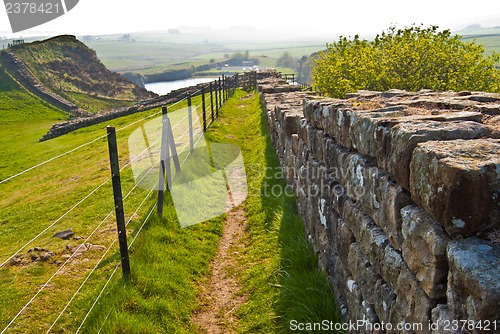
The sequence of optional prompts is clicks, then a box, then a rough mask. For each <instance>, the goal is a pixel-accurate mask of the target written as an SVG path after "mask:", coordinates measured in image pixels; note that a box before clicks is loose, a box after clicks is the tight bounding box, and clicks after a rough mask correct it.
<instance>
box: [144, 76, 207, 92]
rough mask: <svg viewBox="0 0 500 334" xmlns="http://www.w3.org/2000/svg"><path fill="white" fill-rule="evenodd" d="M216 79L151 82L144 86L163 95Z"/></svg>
mask: <svg viewBox="0 0 500 334" xmlns="http://www.w3.org/2000/svg"><path fill="white" fill-rule="evenodd" d="M215 79H216V78H190V79H185V80H175V81H162V82H152V83H148V84H146V85H145V86H146V89H147V90H149V91H152V92H153V93H156V94H159V95H165V94H168V93H170V92H171V91H173V90H176V89H180V88H185V87H189V86H195V85H197V84H201V83H206V82H210V81H214V80H215Z"/></svg>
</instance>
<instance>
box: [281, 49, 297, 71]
mask: <svg viewBox="0 0 500 334" xmlns="http://www.w3.org/2000/svg"><path fill="white" fill-rule="evenodd" d="M276 66H279V67H288V68H293V69H298V68H299V63H298V60H297V59H295V58H294V57H293V56H292V54H291V53H290V52H288V51H285V52H283V54H282V55H281V56H280V57H279V58H278V60H277V61H276Z"/></svg>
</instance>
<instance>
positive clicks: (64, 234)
mask: <svg viewBox="0 0 500 334" xmlns="http://www.w3.org/2000/svg"><path fill="white" fill-rule="evenodd" d="M74 235H75V233H74V232H73V231H72V230H71V229H68V230H64V231H61V232H57V233H56V234H54V235H53V236H52V237H53V238H60V239H63V240H69V239H71V237H73V236H74Z"/></svg>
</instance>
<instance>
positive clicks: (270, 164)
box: [209, 95, 338, 333]
mask: <svg viewBox="0 0 500 334" xmlns="http://www.w3.org/2000/svg"><path fill="white" fill-rule="evenodd" d="M238 98H239V99H233V100H230V101H229V103H228V104H227V105H226V106H225V107H224V112H223V113H222V114H221V115H222V116H221V118H220V121H219V122H218V123H216V124H215V125H214V126H213V128H212V129H211V131H210V134H209V138H210V139H212V140H214V141H224V142H230V143H233V144H236V145H238V146H240V148H241V150H242V153H243V157H244V161H245V167H246V172H247V177H248V183H249V189H248V190H249V197H248V199H247V201H246V204H245V209H246V211H247V214H248V219H249V229H250V231H249V232H250V233H249V235H248V238H247V240H246V242H247V248H246V251H245V254H244V256H243V257H242V259H241V268H240V270H241V272H243V275H242V277H241V282H242V286H244V287H245V288H244V291H245V293H247V294H248V301H247V302H246V303H245V304H244V305H243V306H242V307H241V308H240V309H239V310H238V311H237V315H238V317H239V318H240V327H239V330H238V331H239V332H241V333H287V332H289V321H291V320H293V319H295V320H298V321H304V322H311V321H313V322H314V321H321V320H323V319H329V320H332V321H336V320H337V319H338V316H337V313H336V307H335V303H334V301H333V297H332V294H331V291H330V288H329V286H328V284H327V282H326V278H325V275H324V273H323V272H321V271H319V270H318V269H317V265H316V263H317V259H316V256H315V254H314V252H313V250H312V248H311V245H310V243H309V242H308V240H307V238H306V235H305V232H304V225H303V223H302V221H301V219H300V217H299V215H298V213H297V208H296V204H295V198H294V197H291V196H287V195H286V193H285V192H284V191H283V190H284V189H285V187H286V181H285V180H284V179H283V178H282V174H281V173H280V171H279V166H280V164H279V161H278V159H277V157H276V154H275V151H274V148H273V146H272V144H271V142H270V138H269V136H268V135H267V129H266V125H265V124H266V120H265V118H264V115H263V113H262V112H261V106H260V100H259V97H258V96H257V95H254V96H242V95H239V96H238ZM269 189H280V190H282V191H283V192H280V191H277V192H275V193H273V192H271V191H269Z"/></svg>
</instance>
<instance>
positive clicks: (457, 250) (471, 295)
mask: <svg viewBox="0 0 500 334" xmlns="http://www.w3.org/2000/svg"><path fill="white" fill-rule="evenodd" d="M448 262H449V266H450V271H449V275H448V290H447V296H448V307H449V311H450V315H451V317H452V318H453V319H464V320H475V321H479V320H490V321H493V320H499V315H500V279H499V277H500V246H496V245H491V244H490V243H489V242H487V241H484V240H480V239H478V238H476V237H471V238H467V239H463V240H455V241H452V242H450V243H449V244H448Z"/></svg>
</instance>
